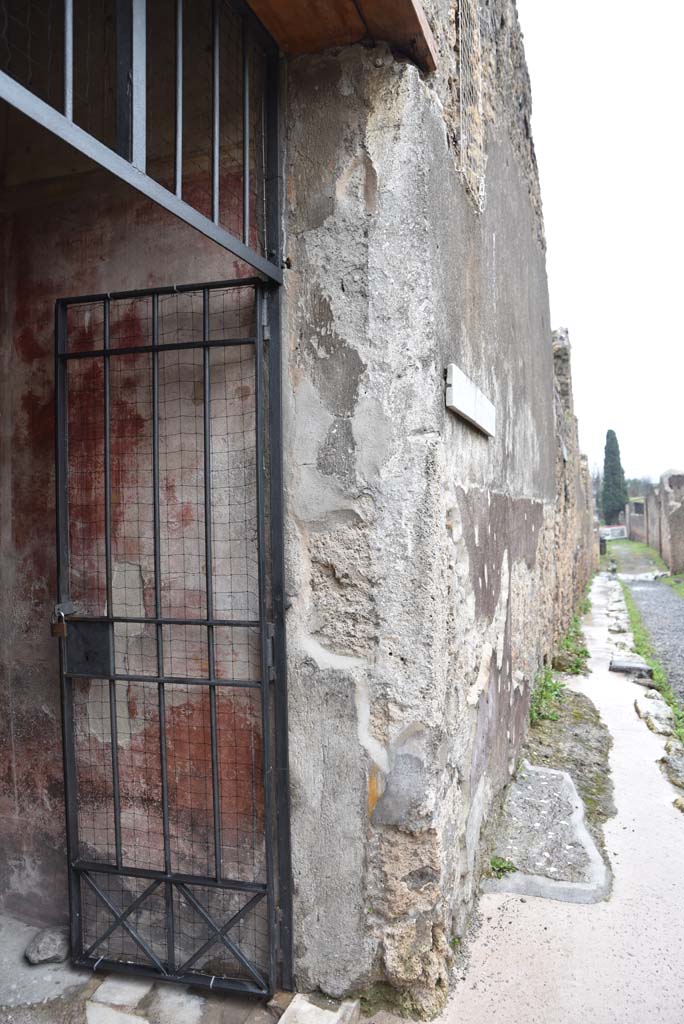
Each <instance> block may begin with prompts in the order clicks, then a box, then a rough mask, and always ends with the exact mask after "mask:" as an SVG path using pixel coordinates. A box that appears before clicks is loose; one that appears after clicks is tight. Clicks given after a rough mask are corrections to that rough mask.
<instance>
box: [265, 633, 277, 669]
mask: <svg viewBox="0 0 684 1024" xmlns="http://www.w3.org/2000/svg"><path fill="white" fill-rule="evenodd" d="M266 668H267V669H268V678H269V680H270V681H271V682H273V680H274V679H275V675H276V674H275V626H274V625H273V623H272V622H269V623H268V624H267V626H266Z"/></svg>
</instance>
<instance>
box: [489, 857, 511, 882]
mask: <svg viewBox="0 0 684 1024" xmlns="http://www.w3.org/2000/svg"><path fill="white" fill-rule="evenodd" d="M489 866H490V868H491V870H492V874H493V875H494V877H495V878H503V876H504V875H510V874H511V872H513V871H517V870H518V869H517V867H516V866H515V864H514V863H513V861H510V860H506V858H505V857H492V859H491V860H490V862H489Z"/></svg>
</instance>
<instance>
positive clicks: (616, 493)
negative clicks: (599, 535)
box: [601, 430, 627, 526]
mask: <svg viewBox="0 0 684 1024" xmlns="http://www.w3.org/2000/svg"><path fill="white" fill-rule="evenodd" d="M626 504H627V487H626V486H625V473H624V470H623V468H622V463H621V462H620V446H619V444H618V439H617V437H616V435H615V431H614V430H609V431H608V433H607V434H606V447H605V450H604V456H603V493H602V495H601V506H602V509H603V518H604V519H605V521H606V524H607V525H608V526H614V525H615V523H617V522H618V519H619V515H620V513H621V512H622V511H624V508H625V505H626Z"/></svg>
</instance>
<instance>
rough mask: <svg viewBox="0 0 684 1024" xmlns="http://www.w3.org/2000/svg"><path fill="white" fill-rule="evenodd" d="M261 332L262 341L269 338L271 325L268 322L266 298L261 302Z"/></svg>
mask: <svg viewBox="0 0 684 1024" xmlns="http://www.w3.org/2000/svg"><path fill="white" fill-rule="evenodd" d="M261 333H262V335H263V339H264V341H270V340H271V325H270V324H269V322H268V302H267V301H266V300H265V301H264V302H262V304H261Z"/></svg>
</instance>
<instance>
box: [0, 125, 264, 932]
mask: <svg viewBox="0 0 684 1024" xmlns="http://www.w3.org/2000/svg"><path fill="white" fill-rule="evenodd" d="M15 132H16V125H15ZM13 137H14V139H15V141H16V142H19V140H21V142H22V144H21V145H17V147H16V150H15V151H13V152H14V153H15V154H16V156H15V158H14V159H17V160H18V161H19V163H18V165H17V164H16V163H10V165H9V166H8V165H7V164H6V165H5V173H6V179H5V189H4V192H3V213H2V218H1V220H0V224H1V230H2V247H3V248H2V257H3V272H2V303H1V320H0V360H1V372H0V576H1V579H2V586H1V587H0V621H1V622H2V644H0V708H1V709H2V713H1V714H0V908H1V909H3V910H6V911H8V912H10V913H12V914H15V915H17V916H20V917H23V918H25V919H28V920H32V921H35V922H36V923H39V924H44V923H46V922H49V921H53V920H62V919H63V918H64V917H65V915H66V909H67V907H66V871H65V869H66V855H65V852H64V843H65V840H64V811H63V783H62V745H61V726H60V708H59V674H58V665H57V645H56V642H55V641H54V640H53V639H52V638H51V636H50V629H49V623H50V613H51V611H52V605H53V603H54V600H55V596H56V578H55V533H54V529H55V511H54V303H55V300H56V299H57V298H59V297H62V296H66V295H78V294H87V293H93V292H100V291H115V290H119V289H126V288H141V287H145V286H147V285H155V284H169V283H173V282H182V281H192V280H218V279H221V278H228V277H232V276H236V274H238V273H239V272H240V269H241V268H240V266H239V264H238V263H237V262H236V261H234V260H233V259H232V257H229V256H227V254H225V253H223V252H221V251H220V250H219V249H218V248H217V247H216V246H213V245H211V244H210V243H208V242H205V241H204V240H203V239H202V238H201V237H200V236H199V235H198V234H197V233H196V232H194V231H192V230H191V229H190V228H188V227H185V226H183V225H182V224H180V222H178V221H176V220H175V219H174V218H172V217H171V216H170V215H167V214H165V213H164V212H163V211H160V210H157V209H155V208H154V206H153V205H152V204H151V203H148V202H147V201H146V200H144V199H143V198H142V197H139V196H137V195H135V194H134V193H132V192H130V191H129V190H127V189H126V188H125V187H123V186H121V185H117V184H115V183H113V182H112V181H111V179H108V178H107V177H106V176H105V175H104V174H101V173H97V172H95V173H90V174H84V173H82V172H83V167H82V166H77V167H76V168H74V169H73V173H72V174H71V175H69V176H68V177H66V178H64V179H62V178H61V177H60V176H57V177H54V178H49V174H48V170H49V164H48V163H47V160H48V155H49V154H50V153H52V157H51V159H53V161H55V163H54V164H53V166H54V167H55V169H56V170H61V171H63V165H64V162H65V161H66V159H67V157H66V154H65V153H62V152H61V151H60V150H59V149H58V148H55V146H53V149H52V150H50V149H49V148H48V147H46V144H45V138H44V137H43V136H42V135H35V134H33V133H32V132H29V133H28V134H24V135H21V136H20V137H19V138H18V137H17V135H16V134H15V135H14V136H13ZM36 147H37V149H38V151H39V152H41V153H42V160H41V161H40V163H39V165H37V167H36V170H35V173H36V174H39V175H40V176H41V177H45V178H46V179H47V180H46V181H45V183H44V184H38V183H36V182H35V181H34V180H32V179H33V177H34V170H33V167H34V165H33V163H32V161H31V159H30V157H31V153H32V152H35V148H36ZM8 179H9V182H8ZM242 272H243V273H244V268H242ZM131 394H132V393H131ZM131 394H129V399H131V400H132V401H133V403H134V404H135V399H134V398H131ZM133 411H134V410H133ZM124 441H125V442H126V443H129V441H128V439H124ZM128 456H129V460H128V466H129V469H131V470H132V471H133V473H134V475H135V469H134V463H135V459H136V457H137V456H136V454H135V452H134V451H133V449H132V448H131V449H130V450H129V452H128ZM121 459H122V460H123V461H125V457H124V453H121ZM189 528H190V527H189ZM133 772H134V773H135V772H136V768H135V766H134V767H133ZM137 775H138V776H139V775H140V770H139V768H138V769H137Z"/></svg>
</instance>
